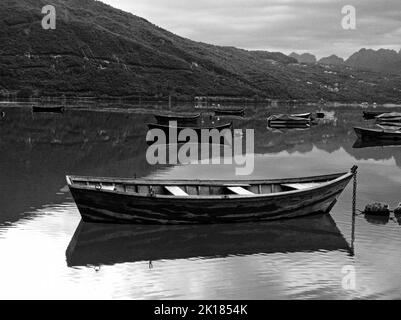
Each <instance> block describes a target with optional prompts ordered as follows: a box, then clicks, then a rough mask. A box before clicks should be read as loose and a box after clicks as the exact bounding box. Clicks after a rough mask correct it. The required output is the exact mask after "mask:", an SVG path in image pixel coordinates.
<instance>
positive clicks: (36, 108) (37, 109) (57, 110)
mask: <svg viewBox="0 0 401 320" xmlns="http://www.w3.org/2000/svg"><path fill="white" fill-rule="evenodd" d="M64 110H65V109H64V107H61V106H56V107H44V106H32V112H35V113H40V112H49V113H63V112H64Z"/></svg>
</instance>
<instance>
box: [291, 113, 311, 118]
mask: <svg viewBox="0 0 401 320" xmlns="http://www.w3.org/2000/svg"><path fill="white" fill-rule="evenodd" d="M290 116H291V117H295V118H302V119H310V118H312V113H310V112H309V113H295V114H291V115H290Z"/></svg>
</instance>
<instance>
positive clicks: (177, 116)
mask: <svg viewBox="0 0 401 320" xmlns="http://www.w3.org/2000/svg"><path fill="white" fill-rule="evenodd" d="M200 115H201V114H200V113H188V114H183V113H168V114H154V115H153V116H154V117H155V119H156V121H157V123H158V124H162V125H168V123H169V122H171V121H176V122H177V124H178V125H185V124H196V122H197V121H198V119H199V117H200Z"/></svg>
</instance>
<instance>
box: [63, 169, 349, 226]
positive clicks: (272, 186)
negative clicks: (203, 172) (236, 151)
mask: <svg viewBox="0 0 401 320" xmlns="http://www.w3.org/2000/svg"><path fill="white" fill-rule="evenodd" d="M355 173H356V167H354V168H353V169H352V170H351V172H349V173H340V174H331V175H324V176H316V177H306V178H293V179H278V180H249V181H247V180H244V181H242V180H241V181H239V180H232V181H231V180H224V181H217V180H216V181H196V180H174V181H173V180H148V179H115V178H114V179H113V178H94V177H78V176H67V183H68V186H69V188H70V191H71V194H72V196H73V197H74V200H75V203H76V204H77V206H78V209H79V211H80V213H81V216H82V219H83V220H84V221H86V222H104V223H106V222H107V223H136V224H210V223H229V222H230V223H232V222H250V221H264V220H275V219H283V218H295V217H300V216H306V215H310V214H317V213H329V212H330V211H331V209H332V208H333V206H334V205H335V203H336V202H337V199H338V197H339V196H340V194H341V193H342V191H343V190H344V188H345V187H346V186H347V184H348V183H349V181H350V180H351V178H352V177H353V175H354V174H355Z"/></svg>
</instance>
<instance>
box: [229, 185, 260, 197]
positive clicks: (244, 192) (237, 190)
mask: <svg viewBox="0 0 401 320" xmlns="http://www.w3.org/2000/svg"><path fill="white" fill-rule="evenodd" d="M227 189H228V190H230V191H231V192H234V193H235V194H237V195H239V196H251V195H255V194H254V193H253V192H251V191H249V190H246V189H244V188H242V187H227Z"/></svg>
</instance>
